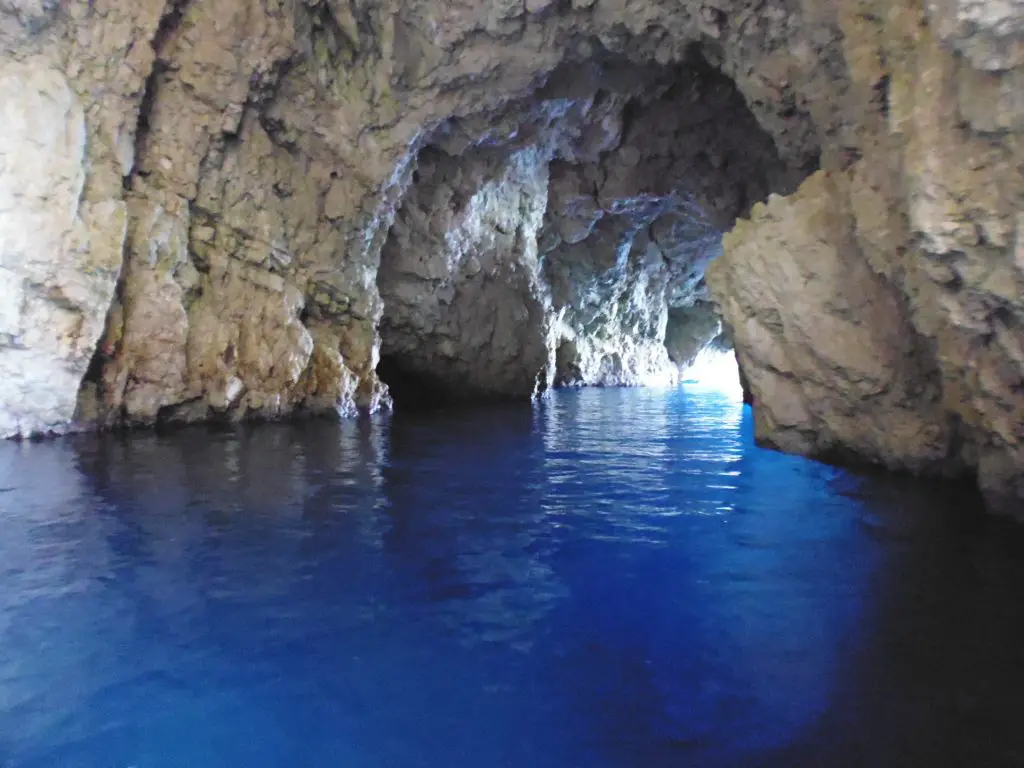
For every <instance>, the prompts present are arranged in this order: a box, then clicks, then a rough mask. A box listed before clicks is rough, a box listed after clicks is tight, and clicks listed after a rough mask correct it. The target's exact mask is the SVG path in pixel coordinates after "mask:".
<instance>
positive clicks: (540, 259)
mask: <svg viewBox="0 0 1024 768" xmlns="http://www.w3.org/2000/svg"><path fill="white" fill-rule="evenodd" d="M806 173H807V169H806V168H804V169H796V168H792V167H790V166H789V165H787V164H786V163H785V162H784V161H783V160H782V159H781V158H780V156H779V153H778V152H777V150H776V147H775V144H774V142H773V140H772V139H771V137H770V136H769V135H768V134H767V133H766V132H765V131H764V130H763V129H762V128H761V126H760V125H759V124H758V121H757V120H756V119H755V117H754V115H753V113H752V112H751V110H750V109H749V107H748V105H747V104H746V102H745V100H744V98H743V96H742V95H741V94H740V92H739V91H738V89H737V88H736V85H735V83H733V81H732V80H730V79H729V78H728V77H726V76H724V75H723V74H721V73H720V72H719V71H717V70H716V69H715V68H714V67H712V66H710V65H709V64H708V63H707V62H706V61H705V60H704V59H703V58H702V57H701V56H700V55H699V54H697V53H696V52H695V53H694V54H693V55H692V56H691V57H690V59H689V60H688V61H687V62H685V63H683V64H680V65H677V66H672V67H661V66H653V65H638V64H634V63H631V62H628V61H624V60H622V59H616V58H614V57H610V56H608V57H603V58H602V57H597V58H595V59H594V60H591V61H588V62H586V63H583V64H574V65H565V66H563V67H562V68H561V69H560V70H558V71H557V72H555V73H553V74H552V75H551V76H550V77H549V78H548V79H547V82H546V83H544V84H542V85H540V86H539V87H538V88H537V90H536V91H535V92H534V93H533V95H532V96H531V97H529V98H525V99H522V100H519V101H516V102H513V103H510V104H507V105H506V106H505V107H504V108H503V109H502V110H501V111H499V112H496V113H493V114H487V115H474V116H472V117H469V118H460V119H453V120H451V121H449V122H448V123H446V124H445V125H443V126H441V127H440V128H439V129H438V130H437V131H435V132H434V134H433V135H432V137H431V138H430V140H429V142H428V143H427V145H426V146H425V147H424V148H423V149H422V150H421V151H420V152H419V155H418V157H417V158H416V161H415V163H414V164H413V169H412V170H411V172H410V176H409V178H408V180H407V184H408V186H407V189H406V192H405V196H404V199H403V203H402V205H401V207H400V208H399V210H398V212H397V214H396V218H395V221H394V224H393V226H392V228H391V230H390V233H389V236H388V238H387V240H386V243H385V245H384V247H383V250H382V254H381V265H380V269H379V271H378V289H379V291H380V295H381V298H382V300H383V306H384V312H383V317H382V320H381V323H380V333H381V364H380V366H379V368H378V372H379V374H380V376H381V378H382V379H383V380H384V381H385V383H387V384H389V386H390V387H391V388H392V390H393V396H394V398H395V401H396V404H397V405H398V406H399V407H402V406H403V405H410V404H411V405H423V404H427V403H431V404H432V403H440V402H452V401H463V400H479V399H483V398H494V399H503V398H528V397H530V396H532V395H534V394H536V393H537V392H539V391H542V390H544V389H546V388H548V387H552V386H556V387H557V386H579V385H591V386H615V385H642V384H648V383H669V382H678V381H681V380H683V379H684V378H685V377H686V373H685V372H686V371H687V369H689V368H691V367H692V366H693V365H694V364H695V362H697V361H698V360H705V359H706V358H707V355H704V357H703V358H702V357H701V355H702V354H703V353H704V351H705V350H707V349H709V348H711V349H712V350H713V351H715V352H716V354H717V358H718V363H719V364H718V369H719V370H721V369H722V355H729V354H731V353H730V352H729V351H728V350H730V349H731V345H730V344H729V342H728V339H727V338H726V336H725V335H724V332H723V328H722V325H721V322H720V320H719V318H718V315H717V312H716V309H715V307H714V306H713V304H712V302H711V300H710V297H709V295H708V291H707V288H706V285H705V283H704V270H705V268H706V267H707V265H708V264H709V263H710V262H711V260H713V259H714V258H715V257H716V256H717V255H718V254H719V253H720V252H721V240H722V234H723V232H724V231H725V230H726V229H728V228H730V227H731V226H732V225H733V223H734V222H735V220H736V219H737V217H740V216H743V215H745V214H746V213H748V211H749V208H750V206H751V205H752V204H753V203H754V202H756V201H759V200H764V199H765V198H767V196H768V195H769V193H771V192H779V193H783V194H788V193H789V192H791V191H792V190H793V189H795V187H796V185H797V184H798V183H799V181H800V180H801V179H802V178H803V177H804V176H805V175H806Z"/></svg>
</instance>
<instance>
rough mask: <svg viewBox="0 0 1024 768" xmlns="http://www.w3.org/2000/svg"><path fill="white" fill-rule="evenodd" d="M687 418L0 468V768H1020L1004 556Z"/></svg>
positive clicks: (497, 426)
mask: <svg viewBox="0 0 1024 768" xmlns="http://www.w3.org/2000/svg"><path fill="white" fill-rule="evenodd" d="M750 433H751V419H750V414H749V412H748V411H747V410H746V409H744V407H743V406H742V405H741V404H739V403H738V402H736V401H735V400H734V399H733V398H731V397H729V396H726V395H722V394H716V393H713V392H708V391H696V390H693V389H689V390H687V389H679V390H675V391H669V392H663V391H645V390H585V391H579V392H562V393H559V394H557V395H556V396H554V397H553V398H552V399H551V400H550V401H548V402H546V403H544V404H542V405H540V406H538V407H536V408H533V409H531V408H529V407H503V408H487V409H473V410H465V411H439V412H434V413H426V414H410V415H401V414H399V415H397V416H395V417H393V418H390V419H389V418H379V419H372V420H362V421H358V422H348V423H342V424H332V423H325V422H309V423H303V424H292V425H284V424H281V425H261V426H255V427H244V428H238V429H230V430H226V429H221V430H213V429H206V428H195V429H186V430H182V431H177V432H174V433H172V434H167V435H156V434H138V435H134V436H131V437H127V438H126V437H109V436H108V437H103V438H99V437H82V438H76V439H67V440H59V441H52V442H48V443H42V444H33V443H26V444H22V445H16V444H0V510H2V517H0V524H2V526H3V528H2V531H3V533H2V536H0V766H3V768H44V767H46V768H49V767H50V766H54V767H55V768H129V766H130V767H131V768H190V767H193V768H206V767H207V766H210V767H221V766H226V767H229V768H234V767H238V768H264V767H265V768H271V767H273V768H280V767H282V766H294V767H300V766H318V767H319V766H343V767H344V768H385V767H386V768H419V767H423V768H427V767H430V768H434V767H437V768H461V767H462V766H465V767H466V768H490V767H491V766H494V767H498V766H514V767H516V768H519V767H522V768H544V767H550V768H604V767H607V768H613V767H614V768H662V767H668V766H711V767H719V766H721V767H729V768H731V767H733V766H736V767H739V766H744V767H746V766H794V765H809V766H886V765H891V766H917V765H920V766H954V765H963V766H987V765H992V766H1001V765H1008V766H1010V765H1024V729H1022V728H1021V727H1020V714H1021V712H1022V711H1024V709H1022V705H1021V703H1020V702H1021V695H1022V691H1024V632H1022V630H1024V600H1021V598H1020V589H1021V585H1022V584H1024V546H1022V542H1021V537H1020V535H1019V533H1018V532H1017V531H1016V530H1015V529H1013V528H1012V527H1009V526H1006V525H1003V524H1000V523H997V522H992V521H986V520H985V519H983V518H981V517H979V516H978V515H977V514H976V511H977V505H978V501H977V499H976V498H975V497H974V496H973V495H971V494H969V493H966V492H959V491H955V490H953V489H951V488H949V487H945V486H942V487H940V486H934V487H930V486H928V485H927V484H920V483H913V482H910V481H907V480H904V479H898V478H892V477H871V476H858V475H853V474H849V473H846V472H843V471H840V470H836V469H833V468H829V467H826V466H823V465H819V464H815V463H813V462H809V461H806V460H803V459H800V458H796V457H791V456H784V455H781V454H777V453H774V452H770V451H766V450H761V449H758V448H756V447H754V446H753V445H752V442H751V434H750Z"/></svg>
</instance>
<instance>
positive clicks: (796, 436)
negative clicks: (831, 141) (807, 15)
mask: <svg viewBox="0 0 1024 768" xmlns="http://www.w3.org/2000/svg"><path fill="white" fill-rule="evenodd" d="M837 22H838V24H839V29H840V30H841V32H842V34H843V43H842V45H843V55H844V58H845V60H846V62H847V66H848V73H849V79H850V85H849V89H848V92H847V98H846V100H845V108H846V110H847V112H848V114H850V115H851V116H853V118H855V119H856V121H857V122H856V125H857V130H856V132H855V133H854V134H853V135H852V136H850V137H849V138H850V143H849V144H848V146H847V147H846V148H845V150H844V151H845V153H846V155H847V157H846V161H845V162H842V163H840V164H838V165H829V166H827V167H826V169H823V170H822V171H820V172H819V173H817V174H815V175H814V176H812V177H811V178H809V179H808V180H807V181H806V182H805V183H804V184H803V186H802V187H801V189H800V190H799V191H798V192H797V193H796V194H795V195H793V196H791V197H789V198H778V197H775V198H772V199H771V200H769V201H768V202H767V204H765V205H758V206H755V208H754V210H753V213H752V215H751V216H750V218H749V219H748V220H744V221H741V222H739V224H738V225H737V226H736V228H735V229H734V230H733V231H732V232H731V233H730V234H728V235H727V236H726V238H725V242H724V252H725V253H724V256H723V257H722V258H721V259H720V260H719V261H718V262H716V263H715V264H714V265H713V266H712V267H711V269H710V270H709V272H708V275H707V278H708V281H709V283H710V285H711V287H712V290H713V293H714V294H715V296H716V297H717V298H718V299H719V301H720V302H721V308H722V311H723V315H724V317H725V320H726V322H727V324H728V325H729V326H730V328H731V330H732V335H733V338H734V340H735V344H736V349H737V352H738V355H739V359H740V362H741V365H742V368H743V370H744V373H745V375H746V378H747V380H748V383H749V386H750V389H751V391H752V394H753V397H754V402H755V413H756V425H757V435H758V437H759V438H760V439H761V440H763V441H764V442H766V443H769V444H773V445H776V446H778V447H781V448H783V449H785V450H789V451H796V452H800V453H805V454H809V455H815V456H840V457H844V456H845V457H852V458H857V459H866V460H869V461H872V462H875V463H879V464H882V465H885V466H890V467H896V468H902V469H910V470H913V471H924V472H936V473H941V474H963V473H975V472H977V473H978V475H979V480H980V484H981V486H982V489H983V490H984V491H985V493H986V496H987V497H988V499H989V501H990V503H991V505H992V506H993V507H994V508H997V509H1001V510H1005V511H1007V512H1012V513H1016V514H1024V354H1022V350H1024V347H1022V344H1024V143H1022V139H1024V134H1022V129H1024V98H1022V95H1024V88H1022V86H1024V69H1022V64H1024V44H1022V41H1021V40H1022V38H1021V33H1022V32H1024V3H1020V2H1009V3H979V2H948V3H930V4H927V5H925V4H914V3H897V4H892V3H882V2H869V1H863V2H857V3H849V4H843V7H842V9H841V12H840V14H839V17H838V19H837ZM851 119H852V118H851Z"/></svg>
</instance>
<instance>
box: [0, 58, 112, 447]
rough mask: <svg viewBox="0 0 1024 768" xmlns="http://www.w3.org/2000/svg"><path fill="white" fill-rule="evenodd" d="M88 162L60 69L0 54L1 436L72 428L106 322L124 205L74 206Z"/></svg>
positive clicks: (80, 122)
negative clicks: (89, 367)
mask: <svg viewBox="0 0 1024 768" xmlns="http://www.w3.org/2000/svg"><path fill="white" fill-rule="evenodd" d="M86 163H87V153H86V130H85V118H84V115H83V113H82V109H81V107H80V106H79V103H78V99H77V97H76V96H75V93H74V92H73V91H72V90H71V88H70V87H69V85H68V82H67V79H66V77H65V76H64V74H63V73H62V72H61V71H59V70H58V69H56V68H54V67H53V66H51V65H50V63H49V62H48V61H46V60H40V59H28V60H26V61H11V60H6V61H5V60H3V59H0V436H3V437H12V436H28V435H37V434H44V433H47V432H52V431H61V430H64V429H66V428H67V426H68V424H70V422H71V419H72V416H73V414H74V410H75V403H76V398H77V396H78V388H79V386H80V384H81V381H82V377H83V376H84V375H85V372H86V369H87V367H88V365H89V360H90V357H91V356H92V352H93V349H94V347H95V344H96V342H97V340H98V339H99V337H100V335H101V333H102V331H103V320H104V317H105V315H106V312H107V308H108V307H109V306H110V300H111V298H112V296H113V293H114V286H115V283H116V280H117V273H118V270H119V268H120V256H121V253H120V241H121V240H123V238H124V227H125V219H126V217H125V213H124V206H123V204H121V203H111V204H110V205H107V206H102V207H93V208H91V209H87V210H86V211H83V210H82V209H81V207H80V206H81V200H82V192H83V186H84V183H85V174H86ZM83 213H85V215H86V216H87V218H83ZM92 222H95V225H93V224H92Z"/></svg>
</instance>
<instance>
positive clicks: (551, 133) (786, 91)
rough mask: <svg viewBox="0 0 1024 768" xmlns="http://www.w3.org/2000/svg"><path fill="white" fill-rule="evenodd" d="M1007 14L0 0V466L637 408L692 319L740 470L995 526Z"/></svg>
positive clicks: (1012, 202) (1011, 115)
mask: <svg viewBox="0 0 1024 768" xmlns="http://www.w3.org/2000/svg"><path fill="white" fill-rule="evenodd" d="M1022 19H1024V3H1022V2H1021V1H1020V0H1010V1H1009V2H1005V1H1004V2H996V0H970V2H968V1H967V0H960V1H959V2H947V3H940V4H936V3H931V4H926V5H925V6H924V7H922V4H919V3H917V2H914V1H913V0H899V1H898V2H883V0H856V2H850V3H842V4H835V3H802V4H797V3H793V2H790V1H789V0H768V2H758V3H752V2H749V0H716V2H714V3H707V2H699V1H698V0H632V1H630V2H627V1H626V0H597V1H596V2H592V1H590V0H588V1H586V2H583V1H582V0H581V1H578V2H577V1H575V0H574V2H571V3H551V2H543V0H541V1H538V2H534V1H533V0H528V2H526V3H510V2H504V1H502V2H483V3H475V4H468V3H454V4H453V3H435V2H427V1H426V0H405V1H404V2H398V0H141V2H134V3H128V2H125V1H124V0H96V1H95V2H89V3H85V2H72V3H67V4H62V5H58V4H56V3H50V2H37V1H35V0H4V1H2V2H0V110H3V117H4V121H3V122H4V125H5V130H4V132H3V134H2V135H0V164H2V167H3V169H4V170H3V175H2V176H0V278H2V280H0V299H2V305H0V324H2V325H0V433H2V434H3V435H6V436H11V435H28V434H36V433H42V432H47V431H60V430H63V429H66V428H68V427H69V426H71V425H72V424H73V423H75V422H76V420H77V423H78V424H80V425H84V426H90V425H91V426H101V427H102V426H108V427H109V426H119V425H145V424H153V423H156V422H161V421H194V420H203V419H212V418H222V419H242V418H249V417H256V418H273V417H278V416H284V415H287V414H291V413H296V412H300V411H301V412H314V413H322V412H340V413H346V414H347V413H353V412H355V411H356V410H357V409H359V408H363V409H375V408H378V407H382V406H386V405H387V404H388V402H389V399H390V398H389V395H388V392H387V387H386V386H385V385H384V384H383V383H382V382H381V381H380V379H379V378H378V374H377V366H378V363H379V361H380V358H381V355H384V356H385V357H386V358H387V360H388V362H389V364H390V365H392V369H396V370H397V369H400V370H401V371H403V372H404V373H405V374H408V375H409V376H412V377H413V379H415V377H421V379H422V381H423V382H425V383H429V384H430V386H432V387H436V388H438V389H439V390H441V391H445V392H447V393H448V394H449V395H451V396H455V397H477V396H529V395H531V394H532V393H534V392H536V391H538V390H539V389H543V388H544V387H547V386H550V385H552V384H636V383H642V382H644V381H647V380H651V379H662V380H665V379H672V378H673V377H675V376H677V375H678V373H679V370H680V366H685V365H686V364H687V362H688V361H689V360H691V359H692V358H693V356H694V355H695V353H696V352H695V351H699V349H700V348H701V347H702V346H703V345H704V344H706V343H708V342H710V341H711V340H712V339H713V338H715V337H716V336H718V334H719V331H720V327H719V323H718V319H717V317H716V316H715V315H714V314H713V312H712V311H711V309H710V308H711V307H712V302H713V305H714V306H715V307H717V311H719V312H720V313H721V318H722V320H723V322H724V326H725V330H726V333H727V335H728V337H729V338H730V339H731V340H732V342H733V343H734V344H735V347H736V350H737V354H738V358H739V360H740V364H741V367H742V370H743V375H744V378H745V381H746V383H747V386H748V389H749V392H750V395H751V396H752V398H753V400H754V403H755V411H756V414H757V425H758V435H759V437H760V438H761V439H762V440H763V441H765V442H768V443H771V444H774V445H776V446H779V447H781V448H784V449H786V450H793V451H800V452H804V453H809V454H813V455H819V456H839V457H853V458H856V459H860V460H868V461H872V462H876V463H880V464H883V465H886V466H891V467H899V468H906V469H911V470H913V471H918V472H928V473H939V474H952V473H961V472H972V473H975V472H976V473H978V475H979V477H980V479H981V484H982V487H983V488H984V489H985V490H986V492H987V493H988V495H989V497H990V498H991V499H992V501H993V504H994V505H996V506H999V507H1001V508H1003V509H1007V510H1009V511H1015V510H1022V509H1024V487H1022V483H1024V480H1022V479H1021V478H1024V442H1022V441H1024V352H1022V349H1024V329H1022V328H1024V326H1022V324H1024V298H1022V297H1024V290H1022V288H1024V214H1022V213H1021V211H1022V210H1024V171H1022V168H1024V156H1022V153H1024V149H1022V144H1021V137H1022V132H1024V101H1022V100H1021V98H1020V94H1021V92H1022V84H1024V79H1022V78H1024V75H1022V72H1024V21H1022ZM801 182H803V184H802V186H801V185H800V184H801ZM798 187H799V189H798ZM773 193H774V194H775V195H776V196H775V197H771V198H770V199H769V196H770V195H771V194H773ZM738 218H739V219H741V222H740V224H739V225H737V226H736V227H735V229H734V223H735V222H736V220H737V219H738ZM730 230H732V232H731V234H729V236H728V237H727V238H726V240H725V243H724V252H723V246H722V243H721V233H723V232H728V231H730ZM720 252H721V253H722V254H723V255H722V256H721V257H719V259H718V261H716V262H715V264H714V266H713V267H712V268H711V271H710V273H709V277H708V281H707V284H705V280H704V270H705V268H706V267H707V266H708V264H709V263H710V262H711V260H712V259H714V258H715V257H716V256H717V255H718V254H719V253H720ZM709 288H710V292H709ZM396 367H397V368H396Z"/></svg>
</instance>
